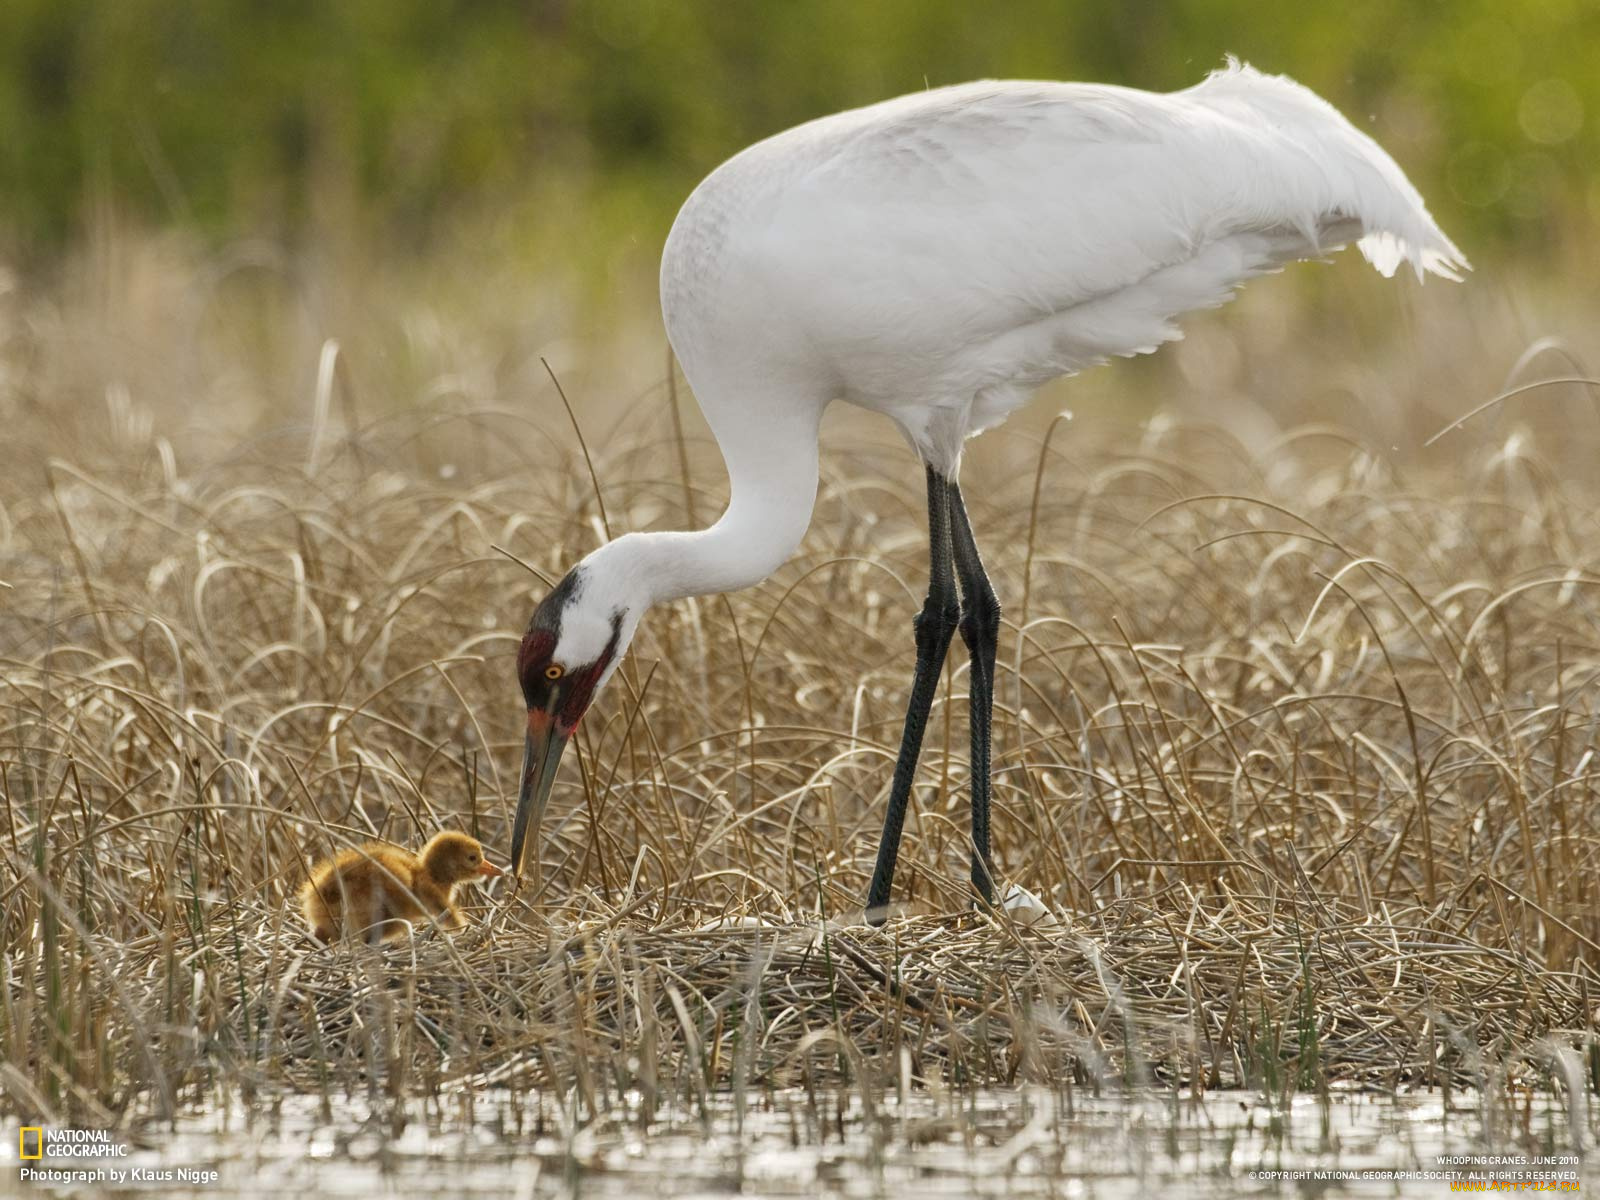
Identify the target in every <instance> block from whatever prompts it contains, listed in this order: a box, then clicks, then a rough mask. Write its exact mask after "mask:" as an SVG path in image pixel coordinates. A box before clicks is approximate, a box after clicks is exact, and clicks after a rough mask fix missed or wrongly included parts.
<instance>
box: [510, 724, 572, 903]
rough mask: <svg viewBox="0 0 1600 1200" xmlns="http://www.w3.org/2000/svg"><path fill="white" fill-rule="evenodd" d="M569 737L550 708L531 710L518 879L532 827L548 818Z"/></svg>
mask: <svg viewBox="0 0 1600 1200" xmlns="http://www.w3.org/2000/svg"><path fill="white" fill-rule="evenodd" d="M566 747H567V739H566V737H565V736H564V735H563V734H562V733H561V732H560V731H559V730H558V729H557V728H556V723H555V717H554V714H553V713H551V712H550V711H549V710H547V709H542V708H530V709H529V710H528V736H527V739H526V740H525V741H524V742H523V744H522V787H521V791H520V793H519V795H518V797H517V819H516V822H515V823H514V824H513V825H512V827H511V870H512V872H513V873H514V874H515V875H516V877H517V878H518V879H521V878H522V876H523V870H524V868H525V867H526V866H527V863H526V862H525V861H524V859H525V858H526V857H527V855H528V852H529V847H528V831H529V829H530V828H534V829H537V828H538V827H539V825H540V824H541V823H542V822H543V820H544V806H545V804H546V803H548V802H549V799H550V788H551V786H552V785H553V784H554V783H555V781H556V767H557V766H558V765H559V764H560V762H561V752H562V751H563V750H565V749H566Z"/></svg>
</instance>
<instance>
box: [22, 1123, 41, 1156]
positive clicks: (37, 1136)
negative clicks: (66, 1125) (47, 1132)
mask: <svg viewBox="0 0 1600 1200" xmlns="http://www.w3.org/2000/svg"><path fill="white" fill-rule="evenodd" d="M30 1133H31V1134H33V1153H31V1154H30V1153H28V1135H29V1134H30ZM17 1157H18V1158H43V1157H44V1128H43V1127H42V1126H39V1125H24V1126H23V1127H22V1128H21V1129H19V1130H18V1131H17Z"/></svg>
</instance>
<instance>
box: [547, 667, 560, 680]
mask: <svg viewBox="0 0 1600 1200" xmlns="http://www.w3.org/2000/svg"><path fill="white" fill-rule="evenodd" d="M561 675H562V671H561V668H560V667H559V666H557V665H556V664H555V663H551V664H550V665H549V666H548V667H546V668H545V669H544V677H545V678H546V679H560V678H561Z"/></svg>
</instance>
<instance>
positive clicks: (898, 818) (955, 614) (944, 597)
mask: <svg viewBox="0 0 1600 1200" xmlns="http://www.w3.org/2000/svg"><path fill="white" fill-rule="evenodd" d="M950 495H951V488H950V485H949V484H948V483H947V482H946V481H945V480H944V479H943V478H942V477H941V476H939V475H937V474H935V473H934V470H933V468H932V467H929V468H928V563H929V568H928V598H927V599H926V600H925V601H923V604H922V611H921V612H920V613H918V614H917V617H916V631H917V669H916V674H915V675H913V676H912V679H911V700H910V702H909V703H908V704H907V705H906V724H905V730H904V732H903V733H901V735H900V754H899V757H897V758H896V759H895V764H894V782H893V783H892V784H891V785H890V788H889V811H888V812H886V813H885V814H884V817H883V839H882V840H881V841H880V842H879V843H878V865H877V868H876V869H875V870H874V871H873V872H872V887H871V888H870V889H868V891H867V920H868V921H870V922H872V923H873V924H874V925H881V924H882V923H883V921H884V918H885V917H887V916H888V906H889V889H890V887H891V885H892V884H893V883H894V864H895V859H896V858H897V857H898V856H899V853H900V834H901V832H902V830H903V829H904V828H905V823H906V805H907V804H908V803H909V802H910V799H911V784H912V782H913V780H915V778H916V774H917V758H918V756H919V755H920V754H921V753H922V735H923V732H924V731H925V730H926V729H927V726H928V710H929V709H930V708H932V707H933V694H934V692H935V691H937V690H938V687H939V673H940V671H942V670H943V669H944V657H945V654H946V653H947V652H948V651H949V649H950V639H951V638H952V637H953V636H954V635H955V631H956V625H957V623H958V622H959V621H960V619H961V608H960V604H959V602H958V601H957V599H956V585H955V578H954V576H953V575H952V574H951V569H950V567H951V547H950ZM957 499H958V500H959V493H958V494H957ZM964 521H965V518H963V522H964ZM969 536H970V535H969Z"/></svg>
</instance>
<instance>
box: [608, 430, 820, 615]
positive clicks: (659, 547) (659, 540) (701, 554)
mask: <svg viewBox="0 0 1600 1200" xmlns="http://www.w3.org/2000/svg"><path fill="white" fill-rule="evenodd" d="M717 415H722V416H724V417H725V416H726V415H727V414H725V413H723V414H714V413H712V412H709V411H708V412H707V416H708V417H711V418H713V420H712V426H713V430H714V432H716V433H717V435H718V436H717V442H718V445H719V446H720V447H721V449H722V454H723V458H724V460H725V462H726V463H727V467H728V475H729V480H730V482H731V484H732V493H731V496H730V498H729V501H728V507H727V509H726V511H724V512H723V514H722V516H721V518H720V519H719V520H718V521H717V522H716V524H714V525H712V526H711V527H710V528H709V529H702V530H698V531H695V532H672V533H629V534H625V535H623V536H622V537H619V538H617V539H616V540H614V541H612V542H609V543H607V544H606V545H604V546H601V547H600V548H599V549H598V550H595V551H593V552H592V553H591V554H589V556H588V557H587V558H585V559H584V560H583V568H584V575H585V577H586V580H588V581H589V584H590V585H591V586H594V587H595V589H596V594H598V595H613V596H616V597H618V598H620V599H621V600H622V601H623V604H624V605H625V607H626V608H628V609H629V610H630V613H631V614H632V615H634V616H637V615H642V613H643V610H644V609H645V608H648V607H649V606H650V605H652V604H662V603H665V602H667V601H671V600H681V599H683V598H684V597H686V596H706V595H712V594H714V593H717V592H731V591H737V590H739V589H740V588H746V587H749V586H751V585H752V584H755V583H759V582H760V581H761V580H763V579H765V578H766V577H767V576H768V575H771V574H772V573H773V572H774V571H776V570H777V569H778V568H779V567H781V566H782V565H783V564H784V563H785V562H786V561H787V560H788V558H789V556H790V555H791V554H793V553H794V551H795V548H796V547H797V546H798V545H799V544H800V539H801V538H802V537H804V536H805V532H806V527H807V526H808V525H810V523H811V508H812V505H813V504H814V503H815V501H816V495H817V423H818V418H819V417H820V408H819V407H818V408H814V407H813V406H812V405H810V404H807V403H804V402H802V403H801V404H797V405H796V406H795V408H794V409H793V410H791V411H790V412H786V413H783V414H782V415H781V416H780V417H779V418H778V419H776V420H774V419H773V416H774V415H776V414H770V413H769V414H765V417H766V419H764V420H762V421H760V422H755V421H728V420H726V419H724V420H721V421H718V420H716V419H715V417H716V416H717ZM630 632H631V630H630Z"/></svg>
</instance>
